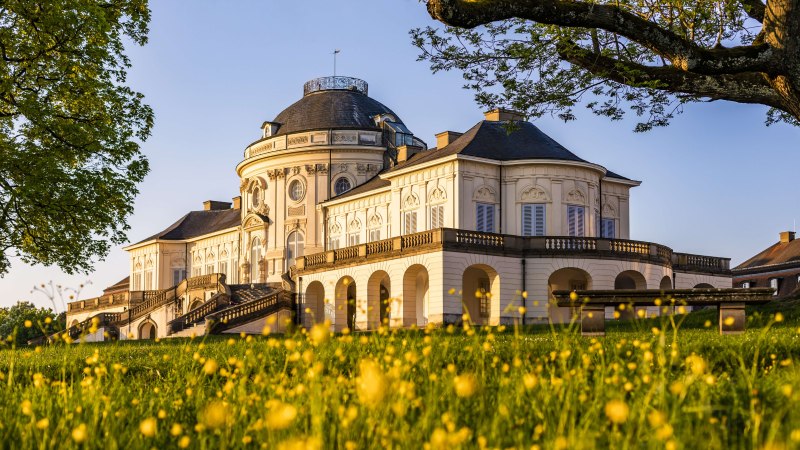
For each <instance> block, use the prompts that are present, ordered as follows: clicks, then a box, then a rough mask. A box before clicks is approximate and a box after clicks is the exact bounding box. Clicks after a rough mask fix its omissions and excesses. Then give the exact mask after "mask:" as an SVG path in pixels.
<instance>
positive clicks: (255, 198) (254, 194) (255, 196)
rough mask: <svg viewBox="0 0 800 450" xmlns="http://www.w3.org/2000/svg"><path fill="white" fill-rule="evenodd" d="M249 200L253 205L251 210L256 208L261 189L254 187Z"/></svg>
mask: <svg viewBox="0 0 800 450" xmlns="http://www.w3.org/2000/svg"><path fill="white" fill-rule="evenodd" d="M250 200H251V202H252V203H253V208H258V205H260V204H261V189H259V187H258V186H256V187H254V188H253V190H252V191H251V192H250Z"/></svg>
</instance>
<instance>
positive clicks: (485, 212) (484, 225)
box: [475, 203, 494, 233]
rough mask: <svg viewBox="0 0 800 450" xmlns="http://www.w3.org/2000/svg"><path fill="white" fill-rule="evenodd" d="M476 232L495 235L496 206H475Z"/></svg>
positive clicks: (485, 204) (481, 204)
mask: <svg viewBox="0 0 800 450" xmlns="http://www.w3.org/2000/svg"><path fill="white" fill-rule="evenodd" d="M475 231H483V232H486V233H494V205H490V204H487V203H478V204H477V205H475Z"/></svg>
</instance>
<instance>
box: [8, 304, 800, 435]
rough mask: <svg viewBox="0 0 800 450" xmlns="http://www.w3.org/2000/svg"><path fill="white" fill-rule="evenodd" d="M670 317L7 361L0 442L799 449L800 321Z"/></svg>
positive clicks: (41, 354) (82, 350)
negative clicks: (588, 329) (730, 327)
mask: <svg viewBox="0 0 800 450" xmlns="http://www.w3.org/2000/svg"><path fill="white" fill-rule="evenodd" d="M692 314H694V313H692ZM790 316H791V317H794V316H795V315H790V314H786V317H790ZM680 317H685V316H678V318H677V320H675V319H670V318H663V319H649V320H648V321H637V322H635V323H632V324H631V323H629V324H628V325H627V326H625V325H619V326H618V327H617V328H616V329H614V330H611V331H610V332H609V334H608V335H607V336H606V337H605V338H600V339H597V338H591V339H589V338H583V337H581V336H580V335H579V334H578V333H577V332H576V330H575V329H574V327H566V328H563V329H561V328H553V329H551V328H549V327H541V326H540V327H532V328H525V329H522V328H517V327H484V328H474V327H470V326H468V325H467V326H465V327H464V328H455V327H453V326H450V327H447V328H445V329H434V328H427V329H425V330H419V331H414V330H389V329H387V328H382V329H381V330H379V331H377V332H374V333H364V334H359V335H353V334H342V335H336V336H332V335H330V334H329V332H328V329H327V326H326V325H318V326H316V327H314V328H312V330H311V331H310V332H308V333H306V332H302V333H297V334H294V335H287V336H278V337H272V336H267V337H252V336H247V337H245V336H242V337H241V338H239V337H231V338H224V337H220V338H205V339H202V340H201V339H193V340H186V339H171V340H165V341H161V342H141V341H139V342H118V343H111V344H77V345H66V346H65V345H55V346H50V347H44V348H36V349H25V350H19V349H18V350H13V351H12V350H5V351H0V404H3V405H5V406H6V407H5V408H3V409H0V423H1V424H3V426H2V427H0V441H2V442H13V443H15V445H16V446H18V447H20V448H51V447H59V448H65V449H68V448H117V447H125V448H154V447H155V448H174V447H179V448H185V447H188V446H191V447H192V448H228V447H234V448H238V447H247V446H252V445H257V444H261V445H264V446H266V447H267V448H278V449H282V448H322V447H325V448H345V449H349V448H421V447H424V448H432V449H436V448H448V449H449V448H531V447H532V446H534V448H562V449H563V448H574V449H580V448H684V447H697V446H698V443H702V445H703V446H707V447H709V448H784V447H788V446H796V445H798V442H800V411H798V410H797V408H796V407H795V405H796V402H797V401H798V400H800V377H798V368H797V361H798V359H799V358H800V345H798V341H799V340H800V337H799V335H798V330H797V326H798V322H791V323H790V322H789V321H788V320H785V321H782V322H779V323H778V322H777V321H780V320H781V317H771V318H770V319H769V320H768V321H767V323H766V324H765V325H764V326H763V327H755V326H751V329H750V330H749V331H748V332H747V333H746V334H744V335H739V336H719V335H717V334H716V333H715V332H714V331H712V330H709V329H705V327H701V328H700V329H691V330H683V329H680V328H679V323H680V320H681V319H680ZM689 317H691V314H690V315H689ZM653 320H654V321H653ZM686 320H688V319H686ZM710 326H711V325H709V327H710Z"/></svg>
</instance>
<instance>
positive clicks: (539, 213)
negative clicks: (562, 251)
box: [533, 205, 546, 236]
mask: <svg viewBox="0 0 800 450" xmlns="http://www.w3.org/2000/svg"><path fill="white" fill-rule="evenodd" d="M545 206H546V205H535V207H534V211H533V235H534V236H544V227H545V225H544V224H545Z"/></svg>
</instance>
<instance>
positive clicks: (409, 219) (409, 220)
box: [406, 212, 417, 234]
mask: <svg viewBox="0 0 800 450" xmlns="http://www.w3.org/2000/svg"><path fill="white" fill-rule="evenodd" d="M416 232H417V213H416V212H407V213H406V234H413V233H416Z"/></svg>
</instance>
